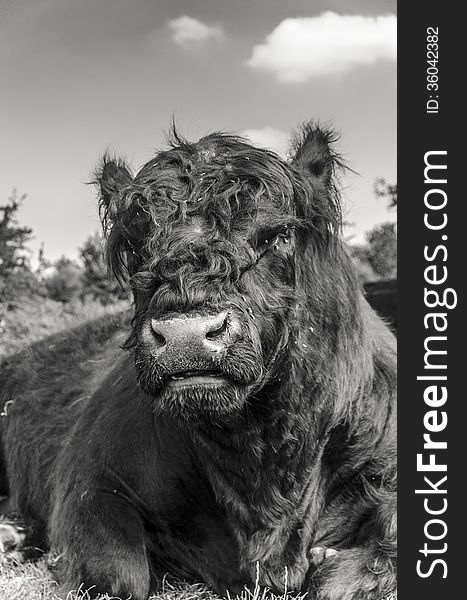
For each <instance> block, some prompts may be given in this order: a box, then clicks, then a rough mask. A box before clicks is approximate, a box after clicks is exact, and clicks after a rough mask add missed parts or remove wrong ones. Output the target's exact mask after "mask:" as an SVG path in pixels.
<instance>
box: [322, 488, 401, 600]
mask: <svg viewBox="0 0 467 600" xmlns="http://www.w3.org/2000/svg"><path fill="white" fill-rule="evenodd" d="M395 504H396V497H395V494H390V495H389V496H388V497H387V498H386V499H385V501H384V502H382V503H381V504H380V505H378V506H376V507H374V509H373V512H372V515H371V517H370V518H369V519H368V520H367V522H366V523H365V525H364V527H363V531H362V532H361V533H360V535H359V542H358V543H357V545H355V546H354V547H350V548H342V549H338V550H337V551H336V550H335V549H330V548H312V550H311V555H312V560H313V562H314V563H315V566H316V570H315V571H314V573H313V576H312V578H311V589H310V596H311V597H312V598H315V599H316V600H384V599H385V598H388V597H392V594H395V592H396V557H397V540H396V505H395Z"/></svg>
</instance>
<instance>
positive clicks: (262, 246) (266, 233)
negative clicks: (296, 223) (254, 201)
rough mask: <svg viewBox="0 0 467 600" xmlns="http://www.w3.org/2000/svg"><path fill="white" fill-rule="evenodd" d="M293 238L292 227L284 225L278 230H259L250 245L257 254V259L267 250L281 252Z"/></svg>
mask: <svg viewBox="0 0 467 600" xmlns="http://www.w3.org/2000/svg"><path fill="white" fill-rule="evenodd" d="M292 237H293V227H292V226H289V225H286V226H284V227H281V228H280V229H279V230H278V229H277V228H275V229H267V228H264V229H260V230H258V231H257V232H256V233H255V235H254V236H253V238H252V240H251V241H252V243H251V245H252V246H253V248H254V250H255V251H256V252H257V253H258V254H259V257H261V256H262V255H264V254H265V253H266V252H268V251H269V250H281V249H283V248H284V247H287V246H288V245H289V244H290V242H291V240H292Z"/></svg>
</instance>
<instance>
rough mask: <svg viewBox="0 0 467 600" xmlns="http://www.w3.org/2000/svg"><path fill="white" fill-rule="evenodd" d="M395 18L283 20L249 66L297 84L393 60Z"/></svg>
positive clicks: (257, 49)
mask: <svg viewBox="0 0 467 600" xmlns="http://www.w3.org/2000/svg"><path fill="white" fill-rule="evenodd" d="M396 23H397V20H396V17H395V16H394V15H387V16H380V17H364V16H359V15H355V16H353V15H338V14H336V13H333V12H325V13H323V14H322V15H320V16H318V17H301V18H294V19H292V18H291V19H285V20H284V21H282V22H281V23H279V25H278V26H277V27H276V28H275V29H273V31H272V32H271V33H270V34H269V35H268V36H267V37H266V40H265V41H264V43H263V44H259V45H257V46H255V47H254V48H253V53H252V55H251V57H250V59H249V60H248V62H247V64H248V65H249V66H250V67H253V68H257V69H266V70H268V71H272V72H273V73H274V74H275V75H276V76H277V77H278V79H279V80H280V81H284V82H291V83H299V82H303V81H307V80H308V79H311V78H312V77H316V76H321V75H332V74H341V73H345V72H346V71H350V70H351V69H352V68H354V67H357V66H358V65H371V64H373V63H375V62H377V61H379V60H392V61H394V60H395V59H396V42H397V34H396Z"/></svg>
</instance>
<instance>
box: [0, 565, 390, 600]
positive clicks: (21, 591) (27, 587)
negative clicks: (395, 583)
mask: <svg viewBox="0 0 467 600" xmlns="http://www.w3.org/2000/svg"><path fill="white" fill-rule="evenodd" d="M0 599H1V600H91V599H90V596H89V594H86V593H85V592H84V591H83V590H77V591H76V592H70V593H68V594H67V595H65V596H63V595H60V593H59V590H58V585H57V583H56V582H55V581H54V580H53V577H52V574H51V573H50V571H49V570H48V569H47V566H46V561H45V560H41V561H39V562H37V563H24V564H20V565H12V564H5V565H1V564H0ZM99 600H120V599H118V598H115V597H111V596H108V595H105V596H99ZM121 600H126V599H121ZM150 600H220V598H219V596H217V595H216V594H214V593H213V592H211V591H210V590H209V589H208V588H207V587H206V586H205V585H203V584H195V585H188V584H182V583H180V584H172V583H170V582H168V581H167V580H164V581H163V582H162V586H161V590H160V592H159V593H158V594H157V595H155V596H151V598H150ZM228 600H307V598H306V594H298V595H292V594H290V593H288V592H287V591H286V592H285V593H284V594H282V595H280V596H277V595H275V594H272V593H270V592H269V591H268V590H266V589H264V588H260V587H259V586H258V585H256V586H255V588H254V589H253V590H249V589H248V588H245V589H244V590H243V592H242V593H241V594H240V595H239V596H235V597H231V596H228ZM382 600H397V596H396V595H395V594H391V595H390V596H387V597H386V598H384V599H382Z"/></svg>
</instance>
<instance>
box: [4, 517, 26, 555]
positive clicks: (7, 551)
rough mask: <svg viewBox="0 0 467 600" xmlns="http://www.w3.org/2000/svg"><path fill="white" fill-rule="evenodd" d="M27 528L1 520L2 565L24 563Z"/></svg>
mask: <svg viewBox="0 0 467 600" xmlns="http://www.w3.org/2000/svg"><path fill="white" fill-rule="evenodd" d="M25 539H26V528H25V527H24V526H23V525H22V524H21V523H19V522H16V521H11V520H9V519H3V518H0V563H3V564H4V563H7V562H13V563H20V562H22V561H23V553H22V548H23V545H24V540H25Z"/></svg>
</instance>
